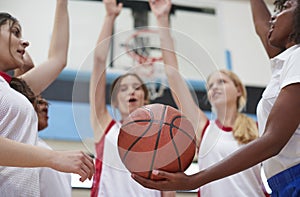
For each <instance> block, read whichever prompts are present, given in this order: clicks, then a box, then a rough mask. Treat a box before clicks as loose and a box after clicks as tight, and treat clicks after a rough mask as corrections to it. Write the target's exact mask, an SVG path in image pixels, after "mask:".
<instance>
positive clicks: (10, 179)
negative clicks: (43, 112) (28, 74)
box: [0, 75, 40, 197]
mask: <svg viewBox="0 0 300 197" xmlns="http://www.w3.org/2000/svg"><path fill="white" fill-rule="evenodd" d="M0 110H1V113H0V136H1V137H5V138H8V139H11V140H14V141H17V142H21V143H25V144H30V145H36V144H37V125H38V118H37V115H36V112H35V110H34V108H33V106H32V104H31V103H30V102H29V100H28V99H27V98H26V97H25V96H24V95H22V94H21V93H19V92H17V91H15V90H13V89H12V88H11V87H10V86H9V84H8V82H7V81H6V79H4V78H3V77H2V75H1V76H0ZM0 192H1V193H0V196H1V197H6V196H7V197H11V196H35V197H38V196H40V185H39V168H17V167H5V166H0Z"/></svg>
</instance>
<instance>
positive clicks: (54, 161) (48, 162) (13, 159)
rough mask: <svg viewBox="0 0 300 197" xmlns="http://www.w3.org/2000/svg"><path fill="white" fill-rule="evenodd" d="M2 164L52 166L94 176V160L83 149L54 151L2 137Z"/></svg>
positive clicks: (82, 178)
mask: <svg viewBox="0 0 300 197" xmlns="http://www.w3.org/2000/svg"><path fill="white" fill-rule="evenodd" d="M0 149H1V153H0V165H1V166H13V167H50V168H53V169H55V170H58V171H62V172H72V173H76V174H79V175H80V176H81V179H80V180H81V181H84V180H85V179H87V178H89V179H91V178H92V175H93V173H94V165H93V160H92V158H90V157H89V156H88V155H87V154H85V153H83V152H81V151H52V150H48V149H44V148H40V147H37V146H31V145H28V144H22V143H19V142H16V141H13V140H10V139H7V138H4V137H0Z"/></svg>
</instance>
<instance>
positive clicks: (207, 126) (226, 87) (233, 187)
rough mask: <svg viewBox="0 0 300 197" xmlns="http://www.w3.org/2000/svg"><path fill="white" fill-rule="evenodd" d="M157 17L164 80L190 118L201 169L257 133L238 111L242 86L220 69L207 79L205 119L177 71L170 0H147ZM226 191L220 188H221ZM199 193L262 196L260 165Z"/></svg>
mask: <svg viewBox="0 0 300 197" xmlns="http://www.w3.org/2000/svg"><path fill="white" fill-rule="evenodd" d="M150 7H151V9H152V12H153V13H154V15H155V16H156V18H157V22H158V26H159V27H160V28H159V32H160V40H161V48H162V53H163V60H164V65H165V71H166V74H167V77H168V82H169V85H170V89H171V92H172V95H173V98H174V100H175V102H176V104H177V106H178V107H179V108H180V109H181V110H182V112H183V113H184V114H185V115H186V116H187V117H188V118H189V119H190V120H191V121H192V122H193V124H194V127H195V128H196V129H195V130H196V132H197V135H196V136H197V143H198V146H199V154H198V164H199V167H200V170H202V169H205V168H207V167H209V166H211V165H213V164H215V163H217V162H219V161H221V160H222V159H223V158H225V157H226V156H228V155H230V154H231V153H233V152H235V151H236V150H238V149H240V148H241V147H243V146H244V145H245V144H247V143H249V142H251V141H252V140H254V139H256V138H257V137H258V130H257V125H256V123H255V121H253V120H252V119H251V118H249V117H247V116H246V115H244V114H242V113H240V111H241V110H242V109H243V107H244V106H245V104H246V97H247V95H246V89H245V87H244V85H243V84H242V82H241V80H240V79H239V78H238V77H237V76H236V75H235V74H234V73H232V72H230V71H226V70H220V71H217V72H215V73H213V74H211V75H210V76H209V78H208V80H207V88H208V89H207V94H208V100H209V101H210V103H211V105H212V108H213V111H214V113H215V114H216V120H211V121H210V120H209V119H208V118H207V116H206V115H205V113H204V112H203V111H202V110H201V109H200V108H199V107H198V105H197V104H196V103H195V102H194V100H193V97H192V95H191V93H190V92H189V89H188V87H187V85H186V83H185V81H184V79H183V78H182V77H181V76H180V73H179V72H178V62H177V57H176V55H175V49H174V45H173V39H172V37H171V32H170V30H169V12H170V9H171V1H170V0H156V1H150ZM225 189H226V190H227V191H228V192H224V190H225ZM199 195H200V196H201V197H210V196H245V197H247V196H258V197H259V196H261V197H262V196H265V193H264V190H263V184H262V179H261V177H260V165H259V164H258V165H256V166H254V167H252V168H250V169H248V170H246V171H243V172H240V173H238V174H236V175H233V176H230V177H226V178H225V179H222V180H219V181H216V182H213V183H210V184H207V185H205V186H203V187H201V188H200V190H199Z"/></svg>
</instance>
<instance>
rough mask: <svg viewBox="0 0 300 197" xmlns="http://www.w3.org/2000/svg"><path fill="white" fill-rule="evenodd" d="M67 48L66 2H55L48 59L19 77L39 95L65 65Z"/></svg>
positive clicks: (67, 19) (67, 17)
mask: <svg viewBox="0 0 300 197" xmlns="http://www.w3.org/2000/svg"><path fill="white" fill-rule="evenodd" d="M68 48H69V14H68V0H56V10H55V18H54V26H53V31H52V37H51V43H50V48H49V52H48V59H47V60H46V61H45V62H44V63H42V64H41V65H38V66H36V67H35V68H33V69H31V70H30V71H28V72H27V73H25V74H24V75H23V76H21V77H22V78H23V79H24V80H25V81H26V83H27V84H28V85H29V87H30V88H31V89H32V91H33V92H34V93H35V94H36V95H39V94H40V93H41V92H42V91H43V90H45V89H46V88H47V87H48V86H49V85H50V84H51V83H52V82H53V81H54V80H55V79H56V78H57V76H58V75H59V74H60V72H61V71H62V70H63V69H64V67H65V66H66V64H67V55H68Z"/></svg>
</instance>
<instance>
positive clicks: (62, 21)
mask: <svg viewBox="0 0 300 197" xmlns="http://www.w3.org/2000/svg"><path fill="white" fill-rule="evenodd" d="M68 23H69V19H68V11H67V0H57V4H56V14H55V23H54V30H53V34H52V40H51V45H50V49H49V57H48V60H47V61H46V62H44V63H43V64H41V65H40V66H37V67H36V68H34V69H32V70H31V71H29V72H27V73H26V74H24V75H23V76H22V77H21V79H18V78H12V79H11V80H10V79H9V77H7V75H5V72H7V71H9V70H13V69H16V68H22V66H23V65H24V59H23V55H24V53H25V49H26V47H28V45H29V43H28V42H27V41H25V40H23V39H22V34H21V26H20V24H19V22H18V21H17V19H15V18H14V17H12V16H11V15H10V14H8V13H3V12H2V13H0V28H1V29H0V50H1V51H0V54H1V55H0V71H1V76H0V92H1V93H0V102H1V105H0V106H1V115H0V135H1V137H4V138H8V139H11V140H15V141H17V142H22V143H25V144H30V145H36V144H37V115H36V112H35V110H34V108H33V106H32V104H36V98H35V95H38V94H40V93H41V91H43V90H44V89H45V88H47V87H48V86H49V85H50V83H51V82H52V81H53V80H54V79H55V77H54V76H57V73H59V72H60V71H61V70H62V69H63V68H64V66H65V65H66V59H67V51H68V37H69V28H68V25H69V24H68ZM52 65H55V66H54V67H53V66H52ZM10 86H21V87H23V90H24V92H26V93H28V94H26V97H25V96H24V95H23V94H20V93H19V92H17V91H15V90H13V89H12V88H11V87H10ZM18 147H19V146H18ZM16 149H17V147H16ZM35 150H36V149H35ZM42 152H43V151H41V152H35V153H38V154H40V153H42ZM44 152H45V151H44ZM62 156H64V158H65V159H66V160H68V161H69V162H70V159H71V158H72V159H71V160H73V161H74V162H75V163H73V164H66V163H65V162H64V161H63V162H62V163H63V165H61V164H57V167H55V168H56V169H58V170H62V171H66V172H76V173H79V174H80V175H81V176H82V180H85V179H86V178H91V176H92V174H93V163H92V160H91V158H89V157H88V156H87V155H86V154H84V153H77V154H74V152H72V153H71V152H69V153H65V154H59V155H57V160H56V161H55V162H56V163H57V162H60V161H61V160H62V159H63V158H61V157H62ZM68 157H69V158H68ZM39 158H40V157H39ZM35 159H36V158H33V159H32V160H35ZM21 161H22V160H21V159H20V162H21ZM47 162H49V160H46V161H45V163H41V165H44V166H50V165H49V164H47V165H45V164H46V163H47ZM29 163H30V162H29ZM29 163H27V164H24V166H28V167H30V166H31V165H30V164H29ZM31 164H32V167H33V166H34V165H37V163H35V162H33V163H31ZM33 164H34V165H33ZM11 165H12V163H11ZM15 166H22V164H17V163H16V165H15ZM51 167H53V166H52V165H51ZM68 168H69V169H68ZM38 172H39V169H37V168H14V167H0V192H1V196H39V195H40V188H39V178H38V177H39V173H38Z"/></svg>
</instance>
